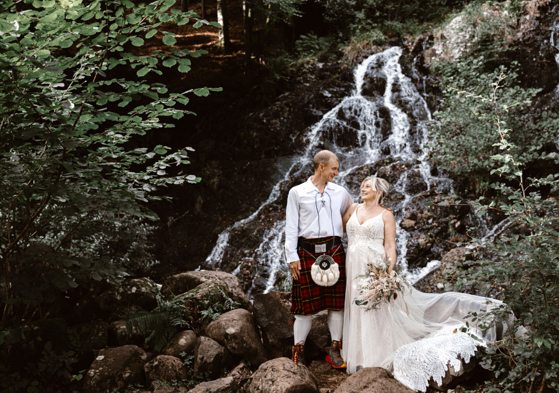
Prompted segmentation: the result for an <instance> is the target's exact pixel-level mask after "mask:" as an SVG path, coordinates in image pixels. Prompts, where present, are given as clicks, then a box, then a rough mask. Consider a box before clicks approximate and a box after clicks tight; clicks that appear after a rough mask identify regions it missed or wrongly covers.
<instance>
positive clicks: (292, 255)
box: [285, 188, 299, 263]
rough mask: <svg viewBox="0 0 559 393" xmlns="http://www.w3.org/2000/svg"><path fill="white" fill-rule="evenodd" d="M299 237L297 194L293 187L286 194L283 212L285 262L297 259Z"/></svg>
mask: <svg viewBox="0 0 559 393" xmlns="http://www.w3.org/2000/svg"><path fill="white" fill-rule="evenodd" d="M298 238H299V195H298V194H297V191H296V190H295V189H293V188H292V189H291V190H290V191H289V195H288V196H287V209H286V212H285V257H286V258H287V263H291V262H294V261H298V260H299V256H298V255H297V240H298Z"/></svg>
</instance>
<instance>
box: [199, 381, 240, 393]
mask: <svg viewBox="0 0 559 393" xmlns="http://www.w3.org/2000/svg"><path fill="white" fill-rule="evenodd" d="M238 391H239V385H237V381H235V379H234V378H233V377H225V378H220V379H216V380H214V381H208V382H202V383H201V384H199V385H196V386H195V387H194V389H192V390H189V391H188V393H233V392H238Z"/></svg>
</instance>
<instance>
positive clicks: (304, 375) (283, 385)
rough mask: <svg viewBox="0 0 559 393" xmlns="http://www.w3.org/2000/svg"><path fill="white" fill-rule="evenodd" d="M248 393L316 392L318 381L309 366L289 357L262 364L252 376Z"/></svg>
mask: <svg viewBox="0 0 559 393" xmlns="http://www.w3.org/2000/svg"><path fill="white" fill-rule="evenodd" d="M247 391H248V393H315V392H318V381H317V380H316V377H315V376H314V375H313V374H312V373H311V372H310V371H309V369H308V368H306V367H305V366H301V365H296V364H295V363H293V361H291V360H290V359H288V358H277V359H273V360H270V361H268V362H266V363H264V364H262V365H261V366H260V367H259V368H258V370H256V372H255V373H254V375H253V376H252V379H251V381H250V384H249V386H248V390H247Z"/></svg>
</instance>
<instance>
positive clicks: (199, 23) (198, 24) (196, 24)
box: [194, 21, 204, 29]
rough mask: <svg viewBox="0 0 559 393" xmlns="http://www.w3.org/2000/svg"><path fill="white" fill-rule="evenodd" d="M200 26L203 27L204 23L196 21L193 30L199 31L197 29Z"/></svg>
mask: <svg viewBox="0 0 559 393" xmlns="http://www.w3.org/2000/svg"><path fill="white" fill-rule="evenodd" d="M202 26H204V23H203V22H200V21H198V22H196V23H194V28H195V29H199V28H200V27H202Z"/></svg>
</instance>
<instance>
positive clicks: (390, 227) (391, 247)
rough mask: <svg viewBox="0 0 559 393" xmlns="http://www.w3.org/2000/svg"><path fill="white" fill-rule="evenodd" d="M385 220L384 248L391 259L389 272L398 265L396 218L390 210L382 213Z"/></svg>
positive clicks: (389, 259)
mask: <svg viewBox="0 0 559 393" xmlns="http://www.w3.org/2000/svg"><path fill="white" fill-rule="evenodd" d="M382 219H383V221H384V250H385V251H386V257H387V258H388V261H389V266H388V273H390V272H392V270H393V269H394V266H395V265H396V220H394V215H393V214H392V212H391V211H390V210H386V211H385V212H384V213H383V214H382Z"/></svg>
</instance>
